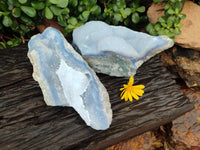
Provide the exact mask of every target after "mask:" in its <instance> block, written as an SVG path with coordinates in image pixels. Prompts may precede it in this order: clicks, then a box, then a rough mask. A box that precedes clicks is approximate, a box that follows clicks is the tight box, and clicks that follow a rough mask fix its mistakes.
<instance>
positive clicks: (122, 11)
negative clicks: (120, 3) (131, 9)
mask: <svg viewBox="0 0 200 150" xmlns="http://www.w3.org/2000/svg"><path fill="white" fill-rule="evenodd" d="M120 13H121V15H122V17H123V18H127V15H126V14H125V13H124V9H123V8H121V9H120Z"/></svg>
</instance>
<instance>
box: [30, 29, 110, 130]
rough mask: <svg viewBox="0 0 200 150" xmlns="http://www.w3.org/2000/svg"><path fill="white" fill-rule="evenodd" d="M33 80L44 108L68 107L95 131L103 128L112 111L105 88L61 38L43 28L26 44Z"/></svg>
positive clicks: (107, 122) (53, 30)
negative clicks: (38, 89)
mask: <svg viewBox="0 0 200 150" xmlns="http://www.w3.org/2000/svg"><path fill="white" fill-rule="evenodd" d="M28 47H29V51H28V57H29V59H30V61H31V63H32V65H33V78H34V79H35V80H36V81H38V83H39V85H40V87H41V89H42V92H43V96H44V100H45V102H46V104H47V105H50V106H71V107H73V108H74V109H75V110H76V111H77V112H78V113H79V114H80V116H81V117H82V119H83V120H84V121H85V122H86V124H87V125H88V126H91V127H92V128H94V129H96V130H105V129H107V128H108V127H109V126H110V124H111V121H112V110H111V105H110V101H109V95H108V92H107V90H106V88H105V87H104V86H103V84H102V83H101V82H100V80H99V79H98V77H97V76H96V74H95V72H94V71H93V70H92V69H91V68H90V67H89V66H88V64H87V63H86V62H85V61H84V60H83V58H82V57H81V56H80V55H79V54H78V53H77V52H76V51H75V50H74V49H73V47H72V46H71V45H70V44H69V43H68V42H67V40H66V39H65V38H64V37H63V35H62V34H61V33H60V32H59V31H58V30H56V29H54V28H51V27H49V28H47V29H46V30H45V31H44V32H43V33H42V34H37V35H35V36H33V37H32V38H31V40H30V41H29V43H28Z"/></svg>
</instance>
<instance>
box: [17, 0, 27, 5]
mask: <svg viewBox="0 0 200 150" xmlns="http://www.w3.org/2000/svg"><path fill="white" fill-rule="evenodd" d="M18 2H20V3H21V4H25V3H26V2H27V0H18Z"/></svg>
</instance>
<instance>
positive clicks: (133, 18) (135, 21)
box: [131, 12, 140, 24]
mask: <svg viewBox="0 0 200 150" xmlns="http://www.w3.org/2000/svg"><path fill="white" fill-rule="evenodd" d="M131 20H132V22H133V23H135V24H136V23H138V22H139V21H140V17H139V14H138V13H137V12H135V13H133V14H132V18H131Z"/></svg>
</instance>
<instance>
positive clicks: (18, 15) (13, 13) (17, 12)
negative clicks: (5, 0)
mask: <svg viewBox="0 0 200 150" xmlns="http://www.w3.org/2000/svg"><path fill="white" fill-rule="evenodd" d="M12 15H13V16H14V17H15V18H18V17H20V16H21V10H20V9H19V8H14V9H13V10H12Z"/></svg>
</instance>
